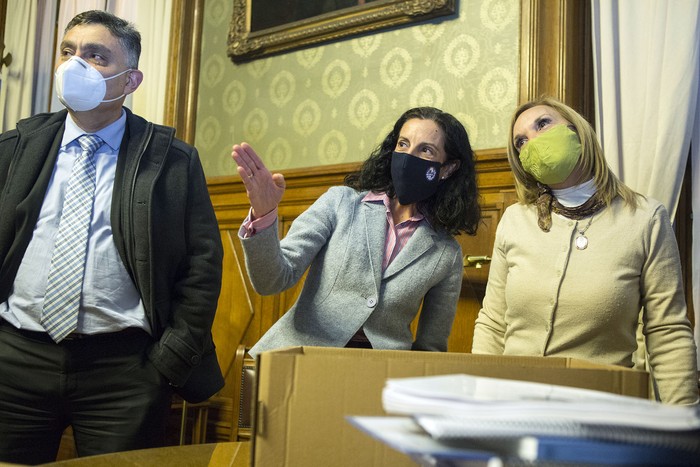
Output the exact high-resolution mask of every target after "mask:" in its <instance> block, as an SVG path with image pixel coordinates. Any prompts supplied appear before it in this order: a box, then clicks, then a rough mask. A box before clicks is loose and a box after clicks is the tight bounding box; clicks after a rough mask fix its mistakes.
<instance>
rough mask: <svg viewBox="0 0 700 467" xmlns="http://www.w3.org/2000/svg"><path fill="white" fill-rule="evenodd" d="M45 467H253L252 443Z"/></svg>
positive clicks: (78, 460) (178, 448)
mask: <svg viewBox="0 0 700 467" xmlns="http://www.w3.org/2000/svg"><path fill="white" fill-rule="evenodd" d="M43 465H44V466H51V467H129V466H134V467H135V466H151V465H153V466H156V465H167V466H172V467H180V466H182V467H185V466H187V467H199V466H216V467H219V466H229V467H249V466H250V442H230V443H210V444H191V445H187V446H168V447H164V448H154V449H140V450H136V451H125V452H115V453H112V454H102V455H99V456H88V457H80V458H76V459H69V460H64V461H59V462H52V463H50V464H43Z"/></svg>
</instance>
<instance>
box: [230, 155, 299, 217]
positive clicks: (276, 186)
mask: <svg viewBox="0 0 700 467" xmlns="http://www.w3.org/2000/svg"><path fill="white" fill-rule="evenodd" d="M231 157H232V158H233V160H234V161H235V162H236V164H237V165H238V175H240V176H241V178H242V179H243V184H244V185H245V189H246V192H247V194H248V199H249V200H250V206H251V207H252V208H253V216H254V217H255V218H259V217H262V216H264V215H265V214H267V213H269V212H270V211H272V210H273V209H275V208H276V207H277V205H278V204H279V202H280V201H281V200H282V195H283V194H284V188H285V186H286V183H285V181H284V176H283V175H282V174H279V173H275V174H273V173H270V171H269V170H267V167H265V164H263V162H262V160H260V157H259V156H258V155H257V153H256V152H255V151H254V150H253V148H252V147H250V145H249V144H248V143H241V144H235V145H234V146H233V151H232V152H231Z"/></svg>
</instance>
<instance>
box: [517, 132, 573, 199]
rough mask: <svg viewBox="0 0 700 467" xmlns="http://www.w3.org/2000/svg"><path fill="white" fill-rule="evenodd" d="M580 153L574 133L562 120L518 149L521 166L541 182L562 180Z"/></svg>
mask: <svg viewBox="0 0 700 467" xmlns="http://www.w3.org/2000/svg"><path fill="white" fill-rule="evenodd" d="M580 157H581V142H580V141H579V139H578V135H577V134H576V133H574V132H573V131H571V130H570V129H569V127H567V126H566V125H565V124H561V125H557V126H555V127H553V128H551V129H550V130H548V131H545V132H544V133H542V134H541V135H539V136H538V137H537V138H535V139H533V140H530V141H528V142H527V144H525V146H524V147H523V148H522V150H521V151H520V163H521V164H522V165H523V169H525V171H526V172H527V173H529V174H530V175H532V176H533V177H535V179H536V180H537V181H538V182H540V183H544V184H545V185H551V184H553V183H561V182H563V181H564V180H566V179H567V177H568V176H569V175H571V172H573V171H574V167H576V163H577V162H578V160H579V158H580Z"/></svg>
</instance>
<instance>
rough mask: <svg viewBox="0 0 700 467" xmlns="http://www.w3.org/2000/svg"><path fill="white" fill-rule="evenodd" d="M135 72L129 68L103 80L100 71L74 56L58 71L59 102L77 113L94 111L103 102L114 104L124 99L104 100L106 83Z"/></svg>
mask: <svg viewBox="0 0 700 467" xmlns="http://www.w3.org/2000/svg"><path fill="white" fill-rule="evenodd" d="M129 71H133V69H131V68H129V69H128V70H124V71H122V72H121V73H117V74H116V75H114V76H110V77H109V78H103V77H102V75H101V74H100V72H99V71H97V70H96V69H95V68H94V67H93V66H92V65H90V64H89V63H87V62H86V61H85V60H83V59H82V58H80V57H78V56H75V55H74V56H72V57H71V58H69V59H68V60H66V61H65V62H64V63H62V64H61V66H59V67H58V69H56V75H55V78H56V79H55V83H56V94H58V100H60V101H61V103H62V104H63V105H65V106H66V107H68V108H69V109H71V110H74V111H76V112H82V111H85V110H92V109H94V108H95V107H97V106H98V105H100V104H101V103H102V102H114V101H116V100H118V99H121V98H122V97H124V95H125V94H122V95H121V96H119V97H115V98H114V99H108V100H103V99H104V97H105V94H106V93H107V84H105V81H107V80H109V79H113V78H116V77H117V76H121V75H123V74H124V73H128V72H129Z"/></svg>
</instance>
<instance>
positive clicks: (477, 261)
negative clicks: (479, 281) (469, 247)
mask: <svg viewBox="0 0 700 467" xmlns="http://www.w3.org/2000/svg"><path fill="white" fill-rule="evenodd" d="M490 262H491V257H490V256H486V255H484V256H473V255H467V256H465V257H464V267H465V268H477V269H479V268H481V267H483V265H484V264H487V263H490Z"/></svg>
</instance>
